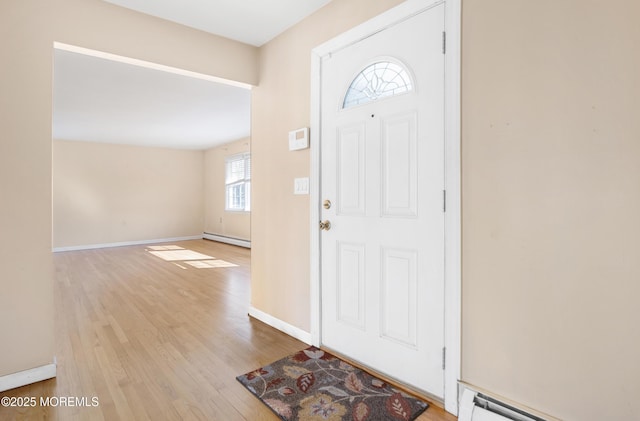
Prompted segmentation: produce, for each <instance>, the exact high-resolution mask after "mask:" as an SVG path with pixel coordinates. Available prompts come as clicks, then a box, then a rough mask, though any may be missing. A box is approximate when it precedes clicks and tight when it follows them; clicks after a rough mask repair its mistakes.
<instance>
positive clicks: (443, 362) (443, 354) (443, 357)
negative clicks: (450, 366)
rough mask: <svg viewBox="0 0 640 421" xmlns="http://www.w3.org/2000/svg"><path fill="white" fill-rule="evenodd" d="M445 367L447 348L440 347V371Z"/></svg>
mask: <svg viewBox="0 0 640 421" xmlns="http://www.w3.org/2000/svg"><path fill="white" fill-rule="evenodd" d="M446 366H447V347H442V369H443V370H444V369H445V367H446Z"/></svg>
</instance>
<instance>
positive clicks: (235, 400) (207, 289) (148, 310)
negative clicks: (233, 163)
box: [0, 240, 456, 421]
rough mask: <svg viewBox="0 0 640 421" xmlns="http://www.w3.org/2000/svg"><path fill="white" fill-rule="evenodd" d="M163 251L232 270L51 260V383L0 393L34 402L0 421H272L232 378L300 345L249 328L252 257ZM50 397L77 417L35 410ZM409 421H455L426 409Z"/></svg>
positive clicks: (147, 261) (224, 248)
mask: <svg viewBox="0 0 640 421" xmlns="http://www.w3.org/2000/svg"><path fill="white" fill-rule="evenodd" d="M173 244H174V245H177V246H179V247H182V248H184V249H188V250H192V251H195V252H199V253H203V254H205V255H209V256H214V257H215V258H216V260H213V261H210V262H209V263H206V261H205V263H201V264H200V265H210V264H211V263H212V262H216V261H219V260H218V259H221V260H223V261H226V262H229V263H232V264H235V265H237V266H233V267H214V268H196V267H194V266H192V265H190V264H188V263H186V262H184V261H168V260H164V259H162V258H160V257H157V256H156V255H152V254H151V253H150V247H149V246H131V247H119V248H110V249H98V250H87V251H75V252H65V253H56V254H55V255H54V261H55V268H56V274H55V305H56V320H55V325H56V353H57V363H58V375H57V378H55V379H51V380H47V381H44V382H40V383H36V384H34V385H30V386H25V387H21V388H18V389H13V390H10V391H7V392H3V393H0V396H2V397H4V396H9V397H24V398H31V397H34V398H36V400H37V401H38V404H37V405H36V406H34V407H21V408H17V407H10V408H7V407H2V406H0V420H3V421H4V420H61V421H66V420H105V421H112V420H126V421H128V420H222V421H227V420H229V421H234V420H250V421H254V420H277V419H278V418H277V417H276V416H275V415H274V414H273V413H272V412H271V411H270V410H269V409H268V408H267V407H266V406H264V405H263V404H262V403H261V402H260V401H258V399H256V398H255V397H254V396H253V395H251V394H250V393H249V392H248V391H247V390H246V389H245V388H244V387H243V386H242V385H240V383H238V382H237V381H236V380H235V377H236V376H237V375H239V374H243V373H246V372H248V371H250V370H252V369H254V368H257V367H260V366H263V365H266V364H268V363H269V362H271V361H274V360H277V359H279V358H282V357H284V356H286V355H288V354H291V353H293V352H295V351H298V350H300V349H302V348H304V347H306V345H305V344H304V343H302V342H299V341H298V340H296V339H293V338H292V337H290V336H288V335H285V334H283V333H281V332H279V331H277V330H275V329H273V328H271V327H269V326H267V325H265V324H263V323H261V322H259V321H256V320H254V319H251V318H250V317H248V316H247V312H248V309H249V300H250V285H249V279H250V251H249V250H247V249H243V248H240V247H235V246H229V245H225V244H220V243H215V242H211V241H206V240H196V241H185V242H180V243H173ZM159 251H163V250H159ZM168 251H169V252H171V250H168ZM169 254H171V253H169ZM169 258H171V257H169ZM52 397H53V398H54V400H53V401H51V402H53V403H56V402H57V401H56V399H58V398H60V397H72V398H74V399H75V398H79V399H80V402H79V403H81V404H82V405H79V406H64V405H57V406H56V405H49V406H46V405H45V406H42V405H40V404H39V403H40V399H41V398H44V399H46V398H52ZM82 398H86V399H84V401H83V400H82ZM94 398H95V400H94ZM96 402H97V403H98V405H97V406H92V405H94V404H95V403H96ZM418 419H419V420H422V421H427V420H429V421H451V420H455V419H456V418H455V417H453V416H451V415H449V414H446V413H445V412H444V411H443V410H441V409H440V408H437V407H435V406H433V405H432V406H431V407H430V408H429V410H427V411H426V412H425V413H424V414H423V415H421V416H420V417H419V418H418Z"/></svg>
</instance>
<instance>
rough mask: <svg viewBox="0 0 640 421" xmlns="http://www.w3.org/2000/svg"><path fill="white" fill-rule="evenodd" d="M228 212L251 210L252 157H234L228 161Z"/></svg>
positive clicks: (244, 155) (246, 154)
mask: <svg viewBox="0 0 640 421" xmlns="http://www.w3.org/2000/svg"><path fill="white" fill-rule="evenodd" d="M226 172H227V175H226V192H227V194H226V196H227V198H226V206H225V208H226V210H228V211H241V212H249V211H250V210H251V155H250V154H248V153H244V154H239V155H233V156H230V157H228V158H227V159H226Z"/></svg>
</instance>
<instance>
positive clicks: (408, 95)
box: [321, 5, 444, 397]
mask: <svg viewBox="0 0 640 421" xmlns="http://www.w3.org/2000/svg"><path fill="white" fill-rule="evenodd" d="M443 23H444V7H443V5H439V6H436V7H433V8H431V9H429V10H426V11H423V12H421V13H419V14H417V15H415V16H413V17H411V18H409V19H407V20H405V21H403V22H402V23H399V24H397V25H394V26H392V27H389V28H387V29H385V30H384V31H382V32H379V33H377V34H375V35H373V36H371V37H368V38H366V39H364V40H362V41H360V42H358V43H356V44H354V45H352V46H350V47H347V48H345V49H343V50H340V51H338V52H337V53H334V54H332V55H330V56H326V57H323V59H322V64H321V74H322V79H321V83H322V91H321V96H322V99H321V133H322V139H321V195H322V199H323V200H330V201H331V203H332V205H331V206H330V207H329V209H325V208H322V209H321V218H322V219H323V220H329V221H331V229H330V230H328V231H323V232H322V234H321V300H322V304H321V343H322V345H324V346H326V347H328V348H331V349H334V350H336V351H338V352H339V353H342V354H344V355H346V356H348V357H350V358H353V359H354V360H357V361H359V362H360V363H362V364H364V365H366V366H369V367H372V368H373V369H375V370H377V371H380V372H382V373H384V374H386V375H388V376H390V377H393V378H396V379H398V380H400V381H402V382H404V383H407V384H409V385H411V386H413V387H415V388H418V389H422V390H424V391H426V392H428V393H430V394H432V395H435V396H438V397H442V396H443V383H444V377H443V374H444V372H443V369H442V348H443V345H444V214H443V210H442V190H443V187H444V110H443V103H444V86H443V81H444V56H443V54H442V31H443V26H444V25H443ZM374 63H381V64H380V65H376V66H372V65H373V64H374ZM384 63H391V64H390V65H386V64H384ZM403 68H404V69H405V70H406V73H403V75H402V77H396V75H399V74H400V73H399V72H400V71H402V69H403ZM363 69H369V70H371V69H374V70H373V73H369V74H367V75H364V74H363V77H361V78H358V81H359V82H358V83H356V84H352V83H351V82H352V81H353V80H354V77H355V76H356V75H358V73H359V72H360V71H361V70H363ZM398 69H400V70H398ZM377 72H380V73H377ZM394 72H395V73H394ZM409 77H410V78H411V81H410V83H405V82H406V81H407V80H406V79H407V78H409ZM400 79H402V81H400ZM400 82H403V83H404V85H402V84H400ZM394 84H396V85H397V86H396V85H394ZM349 86H351V87H352V88H354V87H355V89H357V90H358V92H359V93H358V95H357V98H358V100H357V102H353V103H352V104H357V105H354V106H349V107H347V108H344V107H343V106H344V103H345V91H346V87H349ZM396 88H397V89H396ZM396 90H397V92H399V94H397V95H394V93H395V92H396Z"/></svg>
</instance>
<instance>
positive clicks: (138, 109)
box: [53, 0, 330, 149]
mask: <svg viewBox="0 0 640 421" xmlns="http://www.w3.org/2000/svg"><path fill="white" fill-rule="evenodd" d="M105 1H108V2H109V3H113V4H116V5H120V6H123V7H127V8H130V9H133V10H137V11H139V12H142V13H146V14H150V15H153V16H157V17H160V18H163V19H166V20H170V21H174V22H177V23H181V24H183V25H187V26H191V27H194V28H196V29H200V30H204V31H207V32H211V33H214V34H216V35H221V36H224V37H227V38H231V39H235V40H237V41H241V42H244V43H248V44H252V45H255V46H260V45H262V44H264V43H265V42H268V41H269V40H271V39H272V38H274V37H275V36H276V35H278V34H279V33H281V32H283V31H284V30H286V29H287V28H289V27H291V26H293V25H294V24H296V23H297V22H299V21H300V20H302V19H303V18H305V17H306V16H308V15H310V14H311V13H313V12H314V11H315V10H317V9H319V8H320V7H322V6H323V5H325V4H327V3H328V2H329V1H330V0H268V1H266V0H153V1H150V0H105ZM54 60H55V63H54V100H53V138H54V139H63V140H78V141H89V142H104V143H118V144H133V145H139V146H154V147H168V148H179V149H207V148H210V147H213V146H217V145H220V144H223V143H228V142H231V141H234V140H238V139H242V138H246V137H249V136H250V124H251V121H250V120H251V118H250V110H251V92H250V90H249V89H245V88H242V87H238V86H230V85H228V84H224V83H218V82H214V81H209V80H202V79H197V78H191V77H187V76H184V75H180V74H175V73H170V72H165V71H161V70H156V69H152V68H146V67H140V66H136V65H133V64H129V63H123V62H118V61H113V60H108V59H105V58H100V57H94V56H91V55H86V54H80V53H78V52H73V51H66V50H65V49H56V50H55V53H54Z"/></svg>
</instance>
